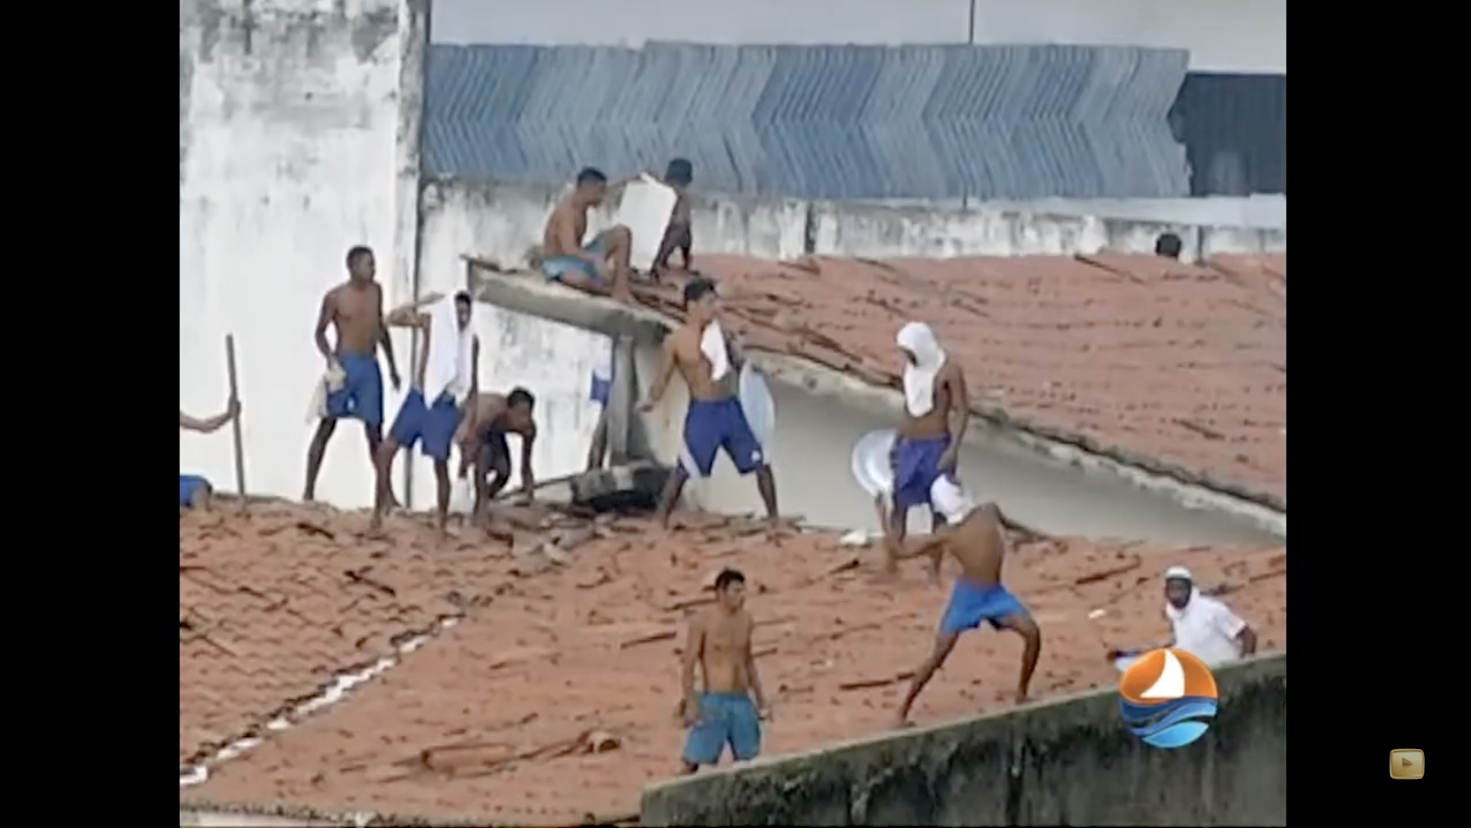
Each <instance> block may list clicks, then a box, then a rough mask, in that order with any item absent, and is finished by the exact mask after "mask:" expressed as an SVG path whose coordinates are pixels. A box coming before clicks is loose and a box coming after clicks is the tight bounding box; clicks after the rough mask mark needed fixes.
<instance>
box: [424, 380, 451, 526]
mask: <svg viewBox="0 0 1472 830" xmlns="http://www.w3.org/2000/svg"><path fill="white" fill-rule="evenodd" d="M459 426H460V409H459V407H457V406H456V405H455V399H454V398H453V397H452V396H450V395H449V394H443V395H440V397H439V398H438V399H437V400H436V401H435V402H434V404H433V405H432V406H430V407H429V410H428V411H427V412H426V413H425V417H424V425H423V430H422V433H421V436H420V439H419V448H420V450H421V451H422V452H423V453H424V454H425V455H427V456H429V458H430V460H432V461H433V462H434V477H435V507H436V508H437V516H436V518H437V522H438V525H439V529H440V532H441V533H444V532H445V527H446V525H447V523H448V520H449V515H450V449H451V447H452V446H453V445H454V443H455V430H456V429H457V428H458V427H459Z"/></svg>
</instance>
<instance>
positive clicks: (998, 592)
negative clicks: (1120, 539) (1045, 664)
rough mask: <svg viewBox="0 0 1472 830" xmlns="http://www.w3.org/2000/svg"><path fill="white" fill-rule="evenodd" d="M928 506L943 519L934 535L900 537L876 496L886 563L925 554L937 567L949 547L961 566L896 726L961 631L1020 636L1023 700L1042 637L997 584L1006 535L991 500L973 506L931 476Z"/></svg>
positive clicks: (1019, 689)
mask: <svg viewBox="0 0 1472 830" xmlns="http://www.w3.org/2000/svg"><path fill="white" fill-rule="evenodd" d="M930 506H931V509H932V510H934V511H935V512H937V513H939V514H940V515H941V516H942V517H944V518H945V520H946V524H945V525H943V526H940V527H939V528H938V529H937V530H936V531H935V532H934V533H932V534H929V535H926V536H917V537H913V538H910V539H903V540H902V539H900V537H899V535H898V533H897V528H896V527H895V526H894V525H893V524H892V523H886V521H885V519H886V518H887V517H886V516H885V515H884V511H885V504H884V500H883V499H882V498H881V499H876V500H875V507H876V508H877V509H878V511H879V520H880V526H881V527H888V528H889V533H888V536H887V537H886V539H885V547H886V550H887V554H888V556H889V558H890V560H891V561H893V560H896V559H905V558H909V557H913V556H922V555H928V556H930V557H931V558H932V561H933V562H934V563H935V564H934V565H933V566H932V567H933V568H935V569H938V568H939V561H940V556H941V554H942V553H943V552H945V551H949V552H950V554H951V556H953V557H954V558H955V560H956V561H957V562H958V563H960V565H961V575H960V576H959V577H957V578H956V583H955V585H953V586H952V587H951V600H950V603H949V604H948V605H947V606H946V610H945V614H944V615H943V616H942V617H941V621H940V631H939V632H938V633H937V635H936V638H935V647H934V648H933V649H932V650H931V653H930V656H929V657H926V658H925V662H923V663H921V664H920V667H919V668H917V669H916V670H915V678H914V679H913V680H911V681H910V690H909V691H908V692H906V693H905V699H904V701H903V702H902V703H901V704H900V710H899V714H898V716H897V717H896V724H897V725H898V726H906V725H908V719H909V716H910V707H911V706H912V705H913V704H914V703H915V698H916V697H917V696H918V695H919V694H920V690H921V689H923V688H925V684H926V683H929V682H930V678H931V677H932V676H933V675H934V674H935V672H936V670H937V669H939V668H940V667H941V664H942V663H944V662H945V660H946V658H947V657H949V656H950V653H951V649H953V648H955V647H956V640H957V639H959V638H960V636H961V632H963V631H969V630H970V629H973V628H976V627H978V626H980V625H981V624H982V623H983V622H987V623H990V624H991V626H992V628H995V629H997V630H999V631H1000V630H1002V629H1007V630H1010V631H1015V632H1017V634H1018V635H1020V636H1021V637H1022V642H1023V650H1022V674H1021V676H1020V677H1019V678H1018V680H1017V695H1016V698H1015V699H1016V701H1017V702H1018V703H1022V702H1024V701H1025V700H1027V687H1028V684H1029V683H1031V682H1032V673H1033V669H1035V668H1037V665H1038V653H1039V651H1040V650H1041V648H1042V635H1041V634H1040V633H1039V631H1038V626H1037V623H1035V622H1033V619H1032V616H1031V615H1030V614H1028V613H1027V609H1026V608H1024V607H1023V605H1022V603H1021V602H1019V601H1018V599H1017V598H1016V597H1014V596H1013V595H1012V594H1011V592H1009V591H1008V590H1007V589H1006V587H1004V586H1003V585H1002V560H1003V558H1004V557H1005V556H1006V539H1005V538H1004V537H1003V535H1002V519H1001V513H1000V512H999V511H998V510H997V507H996V505H994V504H985V505H982V506H980V507H976V506H974V505H973V504H972V502H971V500H970V499H969V498H967V497H966V495H965V494H964V493H963V492H961V488H960V487H959V486H957V485H956V483H955V482H954V481H952V480H951V479H950V478H947V477H942V478H938V479H936V481H935V483H934V484H933V485H931V495H930Z"/></svg>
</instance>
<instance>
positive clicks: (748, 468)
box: [639, 277, 778, 527]
mask: <svg viewBox="0 0 1472 830" xmlns="http://www.w3.org/2000/svg"><path fill="white" fill-rule="evenodd" d="M719 316H720V315H719V310H718V308H717V305H716V286H715V283H713V282H711V281H710V280H708V279H706V278H704V277H696V278H694V279H692V280H690V282H688V283H686V284H685V325H683V326H681V327H680V328H679V329H677V330H675V331H674V332H672V333H671V334H670V336H669V337H666V338H665V339H664V345H663V347H662V348H661V350H660V367H659V372H658V374H657V375H656V376H655V378H654V386H653V387H652V388H651V389H650V390H649V400H648V401H646V402H645V403H643V404H641V405H640V407H639V409H640V411H642V412H648V411H650V410H652V409H653V408H654V407H655V405H656V404H658V403H659V400H660V398H662V397H664V392H665V389H666V388H667V387H668V386H669V383H670V379H671V378H672V377H674V374H675V370H676V369H678V370H679V371H680V376H681V377H683V378H684V379H685V385H686V386H688V387H689V389H690V408H689V409H688V410H686V412H685V435H684V437H685V440H684V446H682V447H681V448H680V463H679V464H676V465H675V469H674V470H673V471H672V472H671V473H670V477H669V481H668V483H666V485H665V489H664V494H663V495H662V496H661V498H660V505H659V510H658V511H657V512H658V513H659V518H660V522H661V523H663V524H664V525H665V526H668V525H669V520H670V511H672V510H673V509H674V506H675V502H676V501H677V500H678V499H679V498H680V491H681V490H683V489H684V488H685V482H686V481H687V480H689V478H690V476H692V475H698V476H700V477H701V478H707V477H709V476H710V474H711V470H712V469H714V467H715V463H716V455H717V453H719V452H720V451H721V450H723V449H724V450H725V451H726V455H727V456H728V457H730V459H731V463H732V464H734V465H735V466H736V471H737V472H738V473H740V474H741V475H747V474H749V473H753V472H754V473H756V484H757V490H758V491H760V493H761V496H762V504H763V505H765V506H766V508H767V520H768V521H769V522H771V524H772V526H773V527H776V525H777V523H778V515H777V485H776V483H775V482H774V481H773V479H772V468H771V466H770V465H768V464H767V459H766V454H765V452H763V450H762V445H761V443H760V442H759V441H757V439H756V436H755V435H754V434H753V433H752V431H751V425H750V424H748V423H747V421H746V413H745V412H744V411H743V410H742V409H741V401H740V400H739V399H738V398H737V397H736V392H735V389H734V388H733V387H734V381H735V379H736V376H737V374H738V372H737V371H732V369H733V368H734V369H736V370H738V371H739V369H740V367H741V362H742V355H741V350H740V348H739V347H737V345H736V343H735V342H734V341H733V340H732V339H731V338H730V336H729V335H728V333H727V332H726V331H725V330H724V329H722V327H721V323H720V320H719Z"/></svg>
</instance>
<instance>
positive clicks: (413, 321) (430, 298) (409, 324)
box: [384, 293, 444, 329]
mask: <svg viewBox="0 0 1472 830" xmlns="http://www.w3.org/2000/svg"><path fill="white" fill-rule="evenodd" d="M442 299H444V295H443V294H438V293H432V294H427V295H425V296H424V297H423V298H421V299H419V300H416V301H414V302H412V303H405V304H403V305H401V306H399V307H398V308H395V309H394V310H393V311H390V312H389V313H388V316H387V317H386V318H384V320H385V322H387V323H388V324H389V325H390V326H398V327H400V328H406V329H428V328H429V315H428V314H425V313H424V312H422V311H420V310H419V309H421V308H424V307H425V306H427V305H430V304H432V303H434V302H436V301H438V300H442Z"/></svg>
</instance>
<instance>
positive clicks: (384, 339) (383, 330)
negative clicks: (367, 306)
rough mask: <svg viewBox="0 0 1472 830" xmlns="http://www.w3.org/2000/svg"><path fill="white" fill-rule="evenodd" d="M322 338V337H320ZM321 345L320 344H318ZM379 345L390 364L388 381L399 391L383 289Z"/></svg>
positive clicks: (379, 315) (380, 308) (396, 362)
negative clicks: (385, 313) (384, 308)
mask: <svg viewBox="0 0 1472 830" xmlns="http://www.w3.org/2000/svg"><path fill="white" fill-rule="evenodd" d="M319 336H320V335H319ZM318 345H319V346H320V345H321V344H320V343H319V344H318ZM378 345H379V347H380V348H382V349H383V359H384V360H385V361H387V362H388V379H389V382H390V383H392V384H393V386H394V391H396V392H397V391H398V389H399V383H400V379H399V364H398V361H396V360H395V359H394V341H393V339H392V338H391V337H389V333H388V322H387V321H386V320H385V319H384V316H383V287H382V286H379V288H378Z"/></svg>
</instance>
